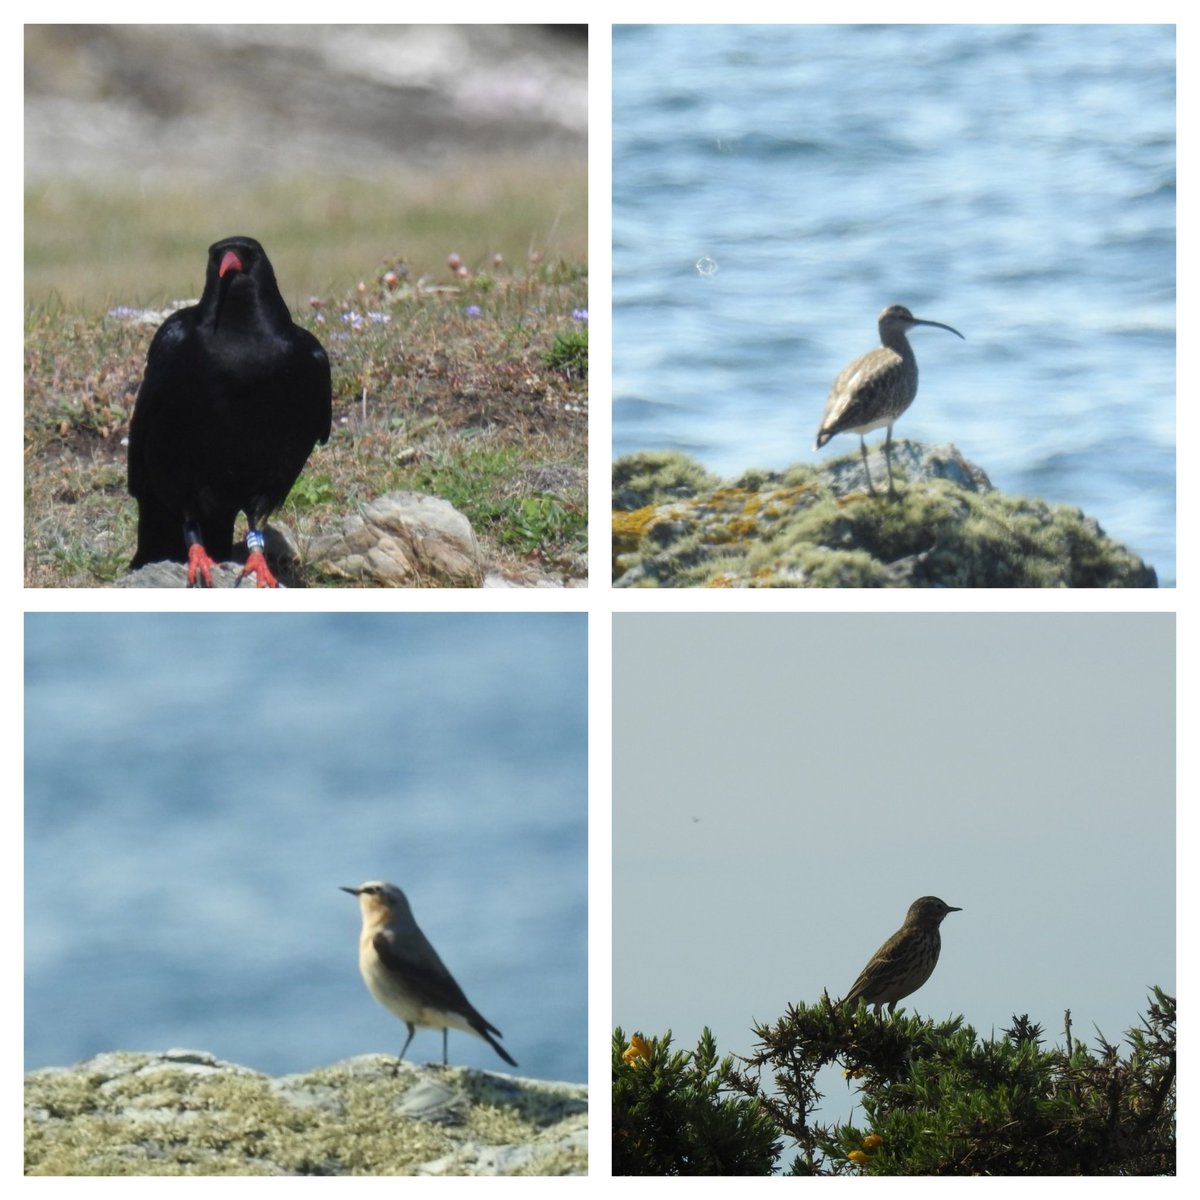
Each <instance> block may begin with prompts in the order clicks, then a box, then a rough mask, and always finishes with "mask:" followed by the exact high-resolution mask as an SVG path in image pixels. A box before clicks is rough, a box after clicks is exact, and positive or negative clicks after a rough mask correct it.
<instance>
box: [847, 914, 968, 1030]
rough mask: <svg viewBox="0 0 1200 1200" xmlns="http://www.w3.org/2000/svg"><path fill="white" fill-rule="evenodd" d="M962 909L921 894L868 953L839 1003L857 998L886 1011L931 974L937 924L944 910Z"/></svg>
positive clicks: (939, 944) (936, 951)
mask: <svg viewBox="0 0 1200 1200" xmlns="http://www.w3.org/2000/svg"><path fill="white" fill-rule="evenodd" d="M952 912H962V909H961V908H955V907H954V906H953V905H951V904H947V903H946V902H945V901H944V900H939V899H938V898H937V897H936V896H922V897H921V898H920V899H919V900H914V901H913V902H912V904H910V905H909V908H908V915H907V916H906V917H905V918H904V924H903V925H901V926H900V928H899V929H898V930H896V932H895V933H893V934H892V936H891V937H890V938H888V940H887V941H886V942H884V943H883V945H882V946H880V947H879V949H878V950H876V951H875V953H874V954H873V955H872V956H871V961H870V962H869V963H867V965H866V966H865V967H863V969H862V974H861V975H859V977H858V978H857V979H856V980H855V981H854V986H853V987H852V988H851V989H850V992H849V995H847V996H846V998H845V999H844V1000H841V1001H839V1005H840V1006H849V1007H850V1008H853V1007H854V1006H855V1005H856V1004H857V1003H858V1001H859V1000H863V1001H865V1002H866V1003H867V1004H873V1005H875V1015H876V1016H878V1015H879V1010H880V1009H881V1008H882V1007H883V1006H884V1005H885V1004H886V1005H887V1006H888V1013H889V1014H891V1013H894V1012H895V1011H896V1005H897V1004H898V1003H899V1002H900V1001H901V1000H903V999H904V997H905V996H910V995H911V994H912V993H913V992H915V991H916V990H917V988H919V987H920V986H921V985H922V984H923V983H924V982H925V981H926V980H927V979H928V978H929V977H930V975H932V974H933V968H934V967H936V966H937V960H938V955H939V954H940V953H941V952H942V935H941V932H940V931H939V928H938V927H939V926H940V925H941V923H942V921H943V920H944V919H945V917H946V914H947V913H952Z"/></svg>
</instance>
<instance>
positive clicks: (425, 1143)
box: [25, 1050, 587, 1175]
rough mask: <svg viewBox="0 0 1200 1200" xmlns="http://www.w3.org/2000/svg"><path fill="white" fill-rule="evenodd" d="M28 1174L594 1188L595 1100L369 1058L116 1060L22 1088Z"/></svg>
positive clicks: (553, 1087)
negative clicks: (286, 1068) (284, 1063)
mask: <svg viewBox="0 0 1200 1200" xmlns="http://www.w3.org/2000/svg"><path fill="white" fill-rule="evenodd" d="M25 1173H26V1174H27V1175H586V1174H587V1088H586V1086H585V1085H583V1084H566V1083H545V1082H542V1081H540V1080H533V1079H519V1078H516V1077H514V1076H511V1075H502V1074H499V1073H493V1072H490V1071H476V1070H468V1069H466V1068H462V1067H449V1068H446V1067H440V1066H423V1067H422V1066H415V1065H413V1064H410V1063H400V1064H398V1065H397V1064H396V1061H395V1059H391V1058H387V1057H385V1056H383V1055H374V1054H371V1055H362V1056H360V1057H358V1058H351V1059H347V1060H346V1061H344V1062H339V1063H334V1064H332V1065H331V1066H327V1067H321V1068H318V1069H316V1070H313V1071H309V1072H305V1073H304V1074H300V1075H286V1076H282V1077H280V1078H277V1079H276V1078H272V1077H271V1076H269V1075H263V1074H261V1073H260V1072H258V1071H252V1070H250V1069H249V1068H247V1067H241V1066H238V1065H236V1064H235V1063H228V1062H221V1061H219V1060H218V1059H216V1058H214V1057H213V1056H212V1055H211V1054H206V1053H203V1052H199V1051H189V1050H169V1051H167V1052H165V1053H163V1054H135V1053H131V1052H124V1051H116V1052H113V1053H109V1054H101V1055H98V1056H97V1057H96V1058H93V1059H90V1060H88V1061H87V1062H83V1063H78V1064H76V1065H75V1066H73V1067H48V1068H44V1069H42V1070H38V1071H31V1072H30V1073H29V1074H27V1075H26V1076H25Z"/></svg>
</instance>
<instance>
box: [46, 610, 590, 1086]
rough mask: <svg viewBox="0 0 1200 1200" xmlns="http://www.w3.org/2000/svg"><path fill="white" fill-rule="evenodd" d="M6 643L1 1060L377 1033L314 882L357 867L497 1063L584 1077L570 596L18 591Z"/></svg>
mask: <svg viewBox="0 0 1200 1200" xmlns="http://www.w3.org/2000/svg"><path fill="white" fill-rule="evenodd" d="M25 653H26V708H25V734H26V742H25V754H26V766H25V772H26V778H25V785H26V800H25V968H26V975H25V1062H26V1069H32V1068H35V1067H40V1066H46V1065H65V1064H68V1063H71V1062H75V1061H78V1060H81V1059H84V1058H87V1057H90V1056H91V1055H94V1054H96V1053H98V1052H100V1051H106V1050H115V1049H127V1050H164V1049H167V1048H169V1047H172V1046H176V1047H188V1048H191V1049H199V1050H207V1051H211V1052H212V1053H214V1054H216V1055H217V1056H218V1057H220V1058H224V1059H229V1060H233V1061H235V1062H239V1063H242V1064H244V1065H246V1066H250V1067H254V1068H257V1069H259V1070H264V1071H269V1072H272V1073H281V1072H288V1071H299V1070H305V1069H308V1068H312V1067H316V1066H319V1065H324V1064H327V1063H330V1062H333V1061H336V1060H338V1059H341V1058H345V1057H348V1056H350V1055H354V1054H363V1053H374V1052H380V1053H387V1054H393V1055H394V1054H396V1053H398V1052H399V1050H400V1047H401V1046H402V1044H403V1040H404V1036H405V1030H404V1027H403V1025H402V1024H401V1022H399V1021H398V1020H396V1018H395V1017H393V1016H391V1015H390V1014H389V1013H387V1012H386V1011H385V1010H384V1009H382V1008H381V1007H379V1005H378V1004H376V1002H375V1001H374V1000H372V999H371V997H370V996H369V994H368V993H367V991H366V989H365V987H364V986H363V984H362V981H361V979H360V977H359V974H358V967H357V945H358V930H359V915H358V903H357V901H356V900H355V899H354V898H353V897H352V896H349V895H347V894H346V893H344V892H341V891H339V890H338V888H339V886H341V885H348V886H354V885H357V884H359V883H362V882H363V881H364V880H368V879H378V878H383V879H389V880H391V881H392V882H395V883H397V884H399V885H400V886H401V887H402V888H404V889H405V891H406V892H407V894H408V898H409V901H410V902H411V904H412V907H413V911H414V914H415V916H416V919H417V921H418V923H419V924H420V925H421V927H422V929H423V930H424V932H425V933H426V935H427V936H428V937H429V939H430V940H431V941H432V942H433V944H434V946H435V947H436V948H437V949H438V952H439V953H440V955H441V957H442V959H443V960H444V962H445V964H446V966H447V967H448V968H449V970H450V971H451V973H452V974H453V975H454V976H455V977H456V979H457V980H458V982H459V984H460V985H461V986H462V988H463V990H464V991H465V992H466V994H467V996H468V997H469V998H470V1000H471V1001H472V1003H473V1004H474V1005H475V1006H476V1007H477V1008H478V1009H479V1010H480V1011H481V1012H482V1013H483V1015H484V1017H485V1018H486V1019H487V1020H489V1021H491V1022H492V1023H493V1024H494V1025H496V1026H498V1027H499V1028H500V1029H502V1030H503V1031H504V1039H503V1041H504V1045H505V1046H506V1047H507V1048H508V1049H509V1051H510V1053H511V1054H512V1056H513V1057H514V1058H515V1059H516V1060H517V1061H518V1062H519V1063H520V1068H519V1072H518V1073H519V1074H521V1075H526V1076H531V1077H539V1078H546V1079H559V1080H576V1081H582V1080H585V1079H586V1078H587V1067H586V1062H587V1056H586V1043H587V1030H586V1014H587V628H586V618H585V617H584V616H582V615H578V614H549V615H532V614H519V615H493V614H477V615H470V614H469V615H461V616H460V615H441V614H367V615H358V614H311V615H310V614H283V615H281V614H269V615H260V614H251V615H222V614H211V613H210V614H203V615H195V616H193V615H190V614H154V613H130V614H91V613H39V614H31V615H28V616H27V617H26V645H25ZM441 1041H442V1039H441V1034H440V1032H438V1031H430V1030H425V1031H418V1032H417V1035H416V1038H415V1040H414V1041H413V1044H412V1047H411V1048H410V1051H409V1057H410V1058H412V1059H414V1060H416V1061H419V1062H428V1061H438V1062H440V1061H441V1052H442V1048H441ZM450 1061H451V1063H454V1064H466V1065H471V1066H477V1067H485V1068H494V1069H497V1070H502V1071H508V1070H511V1068H509V1067H508V1066H507V1065H506V1064H505V1063H504V1062H502V1061H501V1059H500V1058H499V1057H497V1055H496V1054H495V1053H494V1051H493V1050H492V1049H491V1047H489V1046H488V1045H487V1044H486V1043H485V1042H483V1041H480V1040H478V1039H476V1038H474V1037H471V1036H469V1035H467V1034H462V1033H454V1032H452V1033H451V1035H450Z"/></svg>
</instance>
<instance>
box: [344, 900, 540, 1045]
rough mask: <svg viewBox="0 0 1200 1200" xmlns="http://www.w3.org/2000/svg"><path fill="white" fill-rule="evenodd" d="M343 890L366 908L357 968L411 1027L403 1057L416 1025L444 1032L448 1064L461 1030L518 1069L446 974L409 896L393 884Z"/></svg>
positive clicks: (492, 1030) (383, 1001)
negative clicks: (452, 1036) (451, 1038)
mask: <svg viewBox="0 0 1200 1200" xmlns="http://www.w3.org/2000/svg"><path fill="white" fill-rule="evenodd" d="M341 890H342V891H343V892H349V893H350V895H352V896H357V897H358V903H359V907H360V908H361V909H362V921H363V923H362V935H361V936H360V938H359V942H358V969H359V970H360V971H361V972H362V977H363V982H364V983H365V984H366V985H367V990H368V991H369V992H370V993H371V995H372V996H374V997H375V999H376V1000H378V1001H379V1003H380V1004H382V1005H383V1007H384V1008H386V1009H387V1010H388V1011H389V1012H391V1013H394V1014H395V1015H396V1016H397V1017H399V1018H400V1020H402V1021H403V1022H404V1023H405V1025H407V1026H408V1041H406V1042H405V1043H404V1047H403V1049H402V1050H401V1051H400V1057H401V1058H403V1057H404V1052H405V1051H406V1050H407V1049H408V1044H409V1042H411V1041H412V1040H413V1034H415V1033H416V1032H417V1026H421V1027H422V1028H424V1029H440V1030H441V1031H442V1065H443V1066H444V1065H445V1064H446V1062H447V1049H448V1048H447V1044H446V1043H447V1039H448V1034H449V1031H450V1030H451V1029H461V1030H462V1031H463V1032H464V1033H473V1034H474V1035H475V1036H476V1037H481V1038H483V1040H484V1041H485V1042H487V1043H488V1045H489V1046H491V1048H492V1049H493V1050H495V1052H496V1053H497V1054H498V1055H500V1057H501V1058H502V1059H504V1061H505V1062H506V1063H508V1064H509V1066H512V1067H515V1066H516V1065H517V1060H516V1059H515V1058H512V1057H511V1056H510V1055H509V1053H508V1051H507V1050H505V1049H504V1047H503V1046H501V1045H500V1043H499V1042H498V1041H496V1037H503V1036H504V1035H503V1034H502V1033H501V1032H500V1030H498V1029H497V1028H496V1027H495V1025H491V1024H489V1023H488V1022H487V1021H485V1020H484V1019H483V1017H482V1015H481V1014H480V1013H479V1010H478V1009H476V1008H475V1007H473V1006H472V1004H471V1002H470V1001H469V1000H468V999H467V997H466V996H465V995H464V994H463V990H462V988H460V987H459V986H458V984H457V983H456V982H455V981H454V976H453V975H451V974H450V972H449V971H447V970H446V967H445V965H444V964H443V962H442V960H441V959H440V958H439V957H438V954H437V951H436V950H435V949H434V948H433V947H432V946H431V945H430V944H429V939H428V938H427V937H426V936H425V935H424V934H423V933H422V932H421V930H420V927H419V926H418V925H417V922H416V920H415V919H414V918H413V915H412V909H411V908H410V907H409V903H408V897H406V896H405V894H404V893H403V892H402V891H401V890H400V889H399V888H398V887H397V886H396V885H395V884H394V883H381V882H379V881H377V880H376V881H372V882H370V883H364V884H360V885H359V886H358V887H356V888H352V887H344V888H342V889H341ZM492 1034H495V1035H496V1037H493V1036H492Z"/></svg>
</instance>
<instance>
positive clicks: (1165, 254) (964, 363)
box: [613, 25, 1175, 585]
mask: <svg viewBox="0 0 1200 1200" xmlns="http://www.w3.org/2000/svg"><path fill="white" fill-rule="evenodd" d="M893 303H898V304H905V305H907V306H908V307H909V308H910V309H912V311H913V312H914V313H915V314H916V315H917V316H919V317H925V318H928V319H931V320H935V321H940V322H943V323H945V324H948V325H952V326H954V327H955V328H956V329H958V330H959V331H960V332H961V333H962V334H964V335H965V337H966V339H967V340H966V341H965V342H964V341H960V340H959V339H958V338H956V337H954V336H953V335H952V334H949V333H945V332H944V331H941V330H937V329H917V330H916V331H914V333H913V334H912V335H911V340H912V343H913V346H914V349H915V351H916V355H917V360H918V362H919V364H920V367H921V386H920V393H919V395H918V396H917V399H916V401H915V403H914V404H913V406H912V408H910V409H909V411H908V412H907V413H906V414H905V415H904V416H903V418H902V419H901V421H900V422H899V424H898V425H897V427H896V430H895V436H897V437H911V438H915V439H919V440H922V441H929V442H953V443H954V444H955V445H957V446H958V447H959V449H960V450H961V451H962V452H963V453H964V454H965V455H966V456H967V457H968V458H969V459H971V460H973V461H974V462H976V463H977V464H978V465H980V466H981V467H982V468H983V469H984V470H985V471H986V472H987V473H988V475H989V476H990V478H991V480H992V482H993V483H994V484H996V485H997V486H998V487H1000V488H1003V489H1005V490H1006V491H1009V492H1012V493H1018V494H1025V495H1031V496H1039V497H1042V498H1045V499H1047V500H1050V501H1052V502H1056V503H1064V504H1070V505H1075V506H1078V507H1080V508H1082V509H1083V510H1084V511H1085V512H1086V513H1088V514H1089V515H1091V516H1094V517H1096V518H1097V519H1098V520H1099V521H1100V524H1101V525H1102V526H1103V527H1104V529H1105V531H1106V532H1107V533H1109V534H1110V535H1112V536H1113V537H1115V538H1117V539H1118V540H1120V541H1122V542H1124V543H1126V544H1127V545H1129V546H1130V547H1131V548H1132V549H1133V550H1134V551H1135V552H1136V553H1138V554H1139V555H1141V556H1142V557H1143V558H1144V559H1146V561H1148V562H1149V563H1150V564H1151V565H1153V566H1154V567H1155V568H1156V569H1157V571H1158V574H1159V581H1160V583H1161V584H1164V585H1168V584H1173V583H1174V579H1175V36H1174V28H1173V27H1172V26H1168V25H1069V26H1065V25H1064V26H1055V25H1043V26H1015V25H1009V26H988V25H903V26H886V25H836V26H821V25H790V26H715V25H714V26H680V25H663V26H617V27H615V28H614V30H613V322H614V326H613V404H614V407H613V441H614V452H615V453H616V454H618V455H621V454H626V453H629V452H631V451H634V450H640V449H652V448H660V449H661V448H669V449H678V450H682V451H685V452H686V453H689V454H692V455H694V456H695V457H697V458H698V459H700V460H701V461H702V462H703V463H704V464H705V465H706V466H708V467H709V468H711V469H713V470H715V471H717V472H719V473H720V474H722V475H724V476H736V475H737V474H738V473H740V472H741V471H743V470H745V469H747V468H750V467H771V468H776V469H780V468H784V467H787V466H788V465H790V464H792V463H795V462H798V461H809V460H812V459H814V458H823V457H827V456H829V455H832V454H838V453H841V454H847V453H857V450H858V446H857V438H856V437H854V436H853V435H843V436H842V437H840V438H838V439H835V441H833V442H832V443H831V444H830V445H829V446H827V447H825V448H824V449H823V450H821V451H819V452H814V451H813V450H812V444H813V437H814V434H815V432H816V428H817V424H818V421H819V419H820V416H821V412H822V409H823V407H824V403H825V398H826V396H827V394H828V392H829V387H830V384H831V383H832V382H833V379H834V378H835V376H836V375H837V373H838V371H839V370H840V369H841V368H842V367H843V366H844V365H845V364H846V363H848V362H849V361H850V360H851V359H853V358H855V357H857V356H858V355H860V354H862V353H864V352H866V351H867V350H870V349H872V348H873V347H874V346H876V345H878V337H877V330H876V319H877V317H878V314H879V312H880V310H882V309H883V308H884V307H886V306H887V305H889V304H893ZM882 436H883V432H882V431H880V432H879V433H877V434H873V435H870V439H869V440H872V441H874V440H875V439H878V438H881V437H882Z"/></svg>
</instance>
